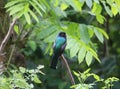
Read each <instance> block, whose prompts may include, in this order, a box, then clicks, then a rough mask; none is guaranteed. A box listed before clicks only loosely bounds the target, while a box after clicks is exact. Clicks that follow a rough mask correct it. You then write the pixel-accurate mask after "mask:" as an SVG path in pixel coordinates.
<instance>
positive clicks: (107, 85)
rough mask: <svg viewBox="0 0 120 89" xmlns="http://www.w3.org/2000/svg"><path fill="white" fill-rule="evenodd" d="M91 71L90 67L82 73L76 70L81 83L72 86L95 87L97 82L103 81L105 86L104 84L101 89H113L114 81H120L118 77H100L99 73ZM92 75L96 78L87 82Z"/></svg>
mask: <svg viewBox="0 0 120 89" xmlns="http://www.w3.org/2000/svg"><path fill="white" fill-rule="evenodd" d="M89 72H90V69H87V70H86V71H84V72H83V73H81V72H79V73H77V72H75V71H74V74H75V75H76V76H77V78H78V80H79V84H75V85H73V86H71V88H75V89H93V88H94V86H95V85H96V83H97V82H103V83H104V86H102V87H101V88H100V89H111V88H112V87H113V82H116V81H119V79H118V78H116V77H111V78H107V79H106V80H105V79H102V78H100V77H99V76H98V75H96V74H94V73H89ZM90 77H93V78H94V79H95V80H94V81H93V82H92V83H89V84H86V83H85V82H86V81H87V79H89V78H90Z"/></svg>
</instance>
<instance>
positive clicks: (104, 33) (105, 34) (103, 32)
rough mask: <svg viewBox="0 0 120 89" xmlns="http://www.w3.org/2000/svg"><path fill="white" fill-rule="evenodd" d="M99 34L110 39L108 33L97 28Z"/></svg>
mask: <svg viewBox="0 0 120 89" xmlns="http://www.w3.org/2000/svg"><path fill="white" fill-rule="evenodd" d="M97 29H98V31H99V32H101V33H102V34H103V35H104V36H105V37H106V38H107V39H109V36H108V35H107V33H106V32H105V31H104V30H103V29H101V28H97Z"/></svg>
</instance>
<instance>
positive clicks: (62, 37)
mask: <svg viewBox="0 0 120 89" xmlns="http://www.w3.org/2000/svg"><path fill="white" fill-rule="evenodd" d="M66 41H67V39H66V33H65V32H60V33H59V34H58V36H57V38H56V40H55V42H54V45H53V56H52V61H51V65H50V67H51V68H53V69H56V68H57V67H56V66H57V63H58V60H59V58H60V56H61V54H62V53H63V51H64V49H65V47H66Z"/></svg>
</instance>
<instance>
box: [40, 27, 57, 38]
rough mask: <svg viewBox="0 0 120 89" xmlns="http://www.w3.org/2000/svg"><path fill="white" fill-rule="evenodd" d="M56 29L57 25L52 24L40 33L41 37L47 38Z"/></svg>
mask: <svg viewBox="0 0 120 89" xmlns="http://www.w3.org/2000/svg"><path fill="white" fill-rule="evenodd" d="M55 31H56V26H53V25H50V26H48V27H46V28H45V29H43V30H42V31H41V32H40V34H39V35H38V36H39V38H40V39H45V38H46V37H48V36H49V35H50V34H52V33H54V32H55Z"/></svg>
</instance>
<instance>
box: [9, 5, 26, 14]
mask: <svg viewBox="0 0 120 89" xmlns="http://www.w3.org/2000/svg"><path fill="white" fill-rule="evenodd" d="M23 8H24V6H19V7H15V8H13V9H12V10H11V11H10V15H13V14H15V13H17V12H19V11H21V10H23Z"/></svg>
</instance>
